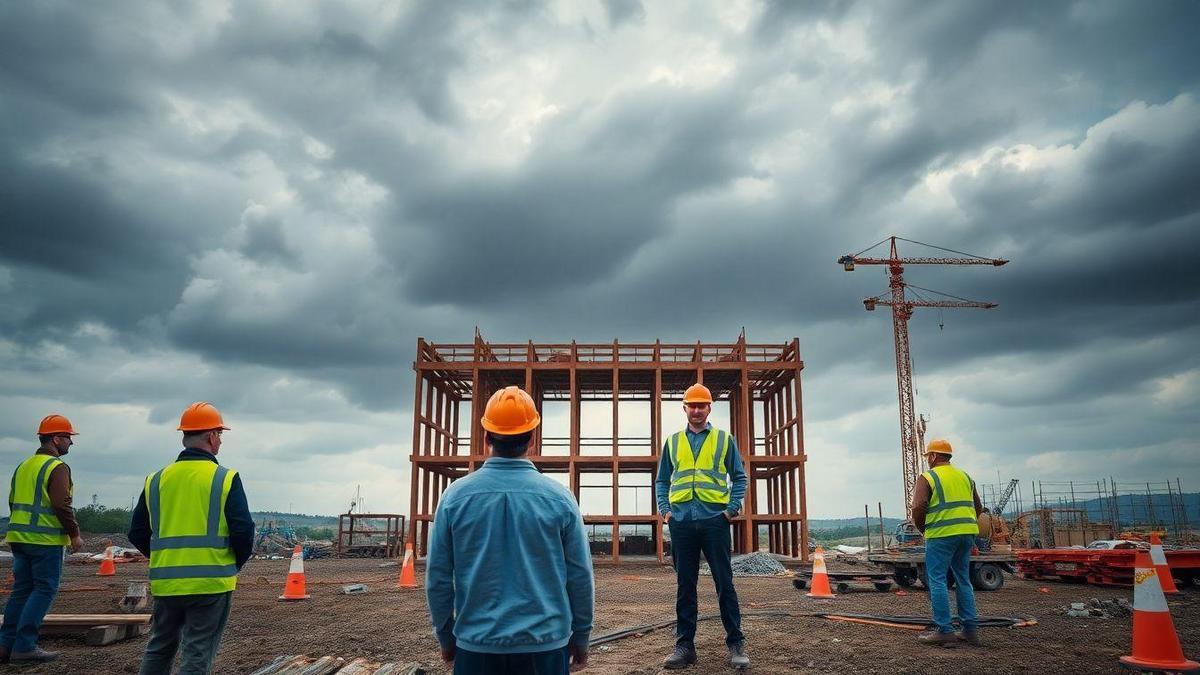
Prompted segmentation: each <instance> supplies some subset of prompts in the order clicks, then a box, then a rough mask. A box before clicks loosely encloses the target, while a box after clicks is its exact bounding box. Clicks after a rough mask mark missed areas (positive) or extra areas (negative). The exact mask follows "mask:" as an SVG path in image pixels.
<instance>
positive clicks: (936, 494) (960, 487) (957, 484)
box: [921, 464, 979, 539]
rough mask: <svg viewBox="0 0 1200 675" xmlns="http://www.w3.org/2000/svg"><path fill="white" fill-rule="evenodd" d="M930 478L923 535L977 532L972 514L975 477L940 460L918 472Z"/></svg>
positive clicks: (927, 536)
mask: <svg viewBox="0 0 1200 675" xmlns="http://www.w3.org/2000/svg"><path fill="white" fill-rule="evenodd" d="M921 475H922V476H924V477H925V480H926V481H928V482H929V487H930V492H931V493H932V494H931V495H930V497H929V508H928V509H927V510H926V511H925V538H926V539H937V538H938V537H951V536H954V535H956V534H979V521H978V520H977V519H976V516H975V481H973V480H971V477H970V476H968V475H967V474H966V472H965V471H962V470H960V469H958V468H957V467H954V466H950V465H949V464H940V465H938V466H935V467H933V468H932V469H930V470H928V471H926V472H925V473H923V474H921Z"/></svg>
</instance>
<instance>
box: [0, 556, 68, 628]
mask: <svg viewBox="0 0 1200 675" xmlns="http://www.w3.org/2000/svg"><path fill="white" fill-rule="evenodd" d="M8 547H9V548H11V549H12V554H13V569H12V573H13V589H12V595H10V596H9V597H8V604H7V605H5V606H4V626H3V627H2V628H0V646H4V647H7V648H8V649H9V651H11V652H31V651H33V650H34V648H36V647H37V640H38V629H40V628H41V627H42V619H44V618H46V612H47V611H48V610H49V609H50V603H52V602H54V596H55V595H57V594H58V580H59V579H60V578H61V577H62V566H63V547H62V546H44V545H42V544H18V543H15V542H13V543H10V544H9V545H8Z"/></svg>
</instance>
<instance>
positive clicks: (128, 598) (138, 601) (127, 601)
mask: <svg viewBox="0 0 1200 675" xmlns="http://www.w3.org/2000/svg"><path fill="white" fill-rule="evenodd" d="M149 585H150V584H149V582H145V581H135V582H133V583H131V584H129V589H128V590H126V591H125V597H123V598H121V604H120V608H121V611H122V612H125V613H126V614H132V613H134V612H137V611H141V610H143V609H146V607H147V606H148V605H149V604H150V598H149V594H148V593H147V592H146V591H147V590H148V589H147V587H148V586H149Z"/></svg>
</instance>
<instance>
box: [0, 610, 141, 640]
mask: <svg viewBox="0 0 1200 675" xmlns="http://www.w3.org/2000/svg"><path fill="white" fill-rule="evenodd" d="M3 618H4V617H2V616H0V620H3ZM39 632H40V634H41V635H47V636H49V635H69V636H78V637H82V638H83V640H84V642H85V643H86V644H88V645H89V646H92V647H100V646H103V645H109V644H112V643H114V642H119V641H121V640H126V639H129V638H132V637H139V636H142V635H145V634H146V633H148V632H150V615H149V614H47V615H46V618H45V619H44V620H43V621H42V627H41V629H40V631H39Z"/></svg>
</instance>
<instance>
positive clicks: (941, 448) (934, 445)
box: [925, 438, 954, 455]
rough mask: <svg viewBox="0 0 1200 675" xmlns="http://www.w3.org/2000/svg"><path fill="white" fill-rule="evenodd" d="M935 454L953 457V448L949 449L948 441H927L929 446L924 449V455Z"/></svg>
mask: <svg viewBox="0 0 1200 675" xmlns="http://www.w3.org/2000/svg"><path fill="white" fill-rule="evenodd" d="M931 452H936V453H937V454H939V455H953V454H954V448H952V447H950V441H944V440H942V439H940V438H939V439H936V440H932V441H929V445H928V446H926V447H925V454H927V455H928V454H929V453H931Z"/></svg>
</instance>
